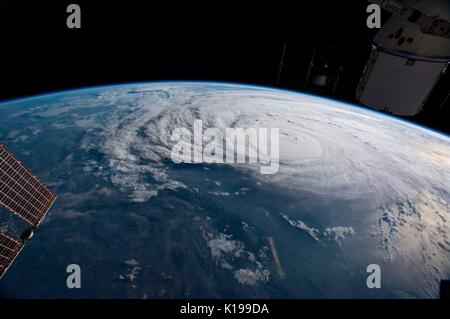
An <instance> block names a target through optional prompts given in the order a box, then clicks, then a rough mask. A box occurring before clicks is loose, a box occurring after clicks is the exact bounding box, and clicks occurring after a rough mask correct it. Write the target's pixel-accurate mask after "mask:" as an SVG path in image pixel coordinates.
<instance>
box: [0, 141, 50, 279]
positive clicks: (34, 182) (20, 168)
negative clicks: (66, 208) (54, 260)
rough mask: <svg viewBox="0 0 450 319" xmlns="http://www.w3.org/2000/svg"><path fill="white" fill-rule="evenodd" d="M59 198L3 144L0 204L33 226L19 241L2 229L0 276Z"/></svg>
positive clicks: (0, 163) (0, 146)
mask: <svg viewBox="0 0 450 319" xmlns="http://www.w3.org/2000/svg"><path fill="white" fill-rule="evenodd" d="M55 199H56V194H55V193H53V192H51V191H50V190H49V189H48V188H47V187H46V186H45V185H44V184H43V183H42V182H41V181H40V180H39V179H38V178H37V177H36V176H34V175H33V174H32V173H31V172H30V171H29V170H28V169H27V168H26V167H25V166H24V165H23V164H22V163H21V162H20V161H18V160H17V159H16V158H15V157H14V155H13V154H12V153H11V152H10V151H9V150H8V149H6V147H5V146H4V145H2V144H0V204H1V205H3V206H4V207H6V208H7V209H8V210H9V211H11V212H12V213H14V214H16V215H18V216H19V217H20V218H22V219H23V220H24V221H26V222H27V223H28V224H30V225H31V229H27V230H25V231H24V232H22V234H21V235H20V240H16V239H13V238H12V237H10V236H8V235H6V234H4V233H2V232H0V278H1V277H2V276H3V274H4V273H5V272H6V270H7V269H8V268H9V266H11V264H12V262H13V261H14V259H15V258H16V256H17V255H18V254H19V252H20V251H21V249H22V248H23V245H24V244H25V242H26V240H27V239H29V238H31V236H32V235H33V229H35V228H36V227H37V226H38V225H39V223H40V222H41V221H42V219H43V218H44V217H45V215H46V214H47V212H48V210H49V209H50V207H51V205H52V204H53V202H54V201H55Z"/></svg>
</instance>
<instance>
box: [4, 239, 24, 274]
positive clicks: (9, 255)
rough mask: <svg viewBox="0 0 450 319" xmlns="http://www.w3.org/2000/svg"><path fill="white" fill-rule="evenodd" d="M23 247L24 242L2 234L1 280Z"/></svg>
mask: <svg viewBox="0 0 450 319" xmlns="http://www.w3.org/2000/svg"><path fill="white" fill-rule="evenodd" d="M22 247H23V242H20V241H17V240H15V239H12V238H11V237H9V236H7V235H5V234H3V233H2V232H0V278H2V276H3V274H4V273H5V272H6V271H7V270H8V268H9V266H11V264H12V263H13V261H14V259H15V258H16V257H17V255H18V254H19V253H20V251H21V250H22Z"/></svg>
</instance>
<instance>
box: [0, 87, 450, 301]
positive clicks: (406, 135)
mask: <svg viewBox="0 0 450 319" xmlns="http://www.w3.org/2000/svg"><path fill="white" fill-rule="evenodd" d="M195 119H201V120H203V126H204V127H203V129H206V128H207V127H217V128H223V129H224V128H226V127H243V128H246V127H266V128H279V129H280V167H279V171H278V173H276V174H272V175H265V174H261V173H260V170H259V167H257V166H252V165H248V164H232V165H231V164H206V163H195V164H188V163H182V164H177V163H174V162H173V161H172V160H171V157H170V150H171V148H172V147H173V141H172V140H171V138H170V137H171V134H172V131H173V130H174V129H175V128H177V127H180V126H182V127H186V128H188V129H191V128H192V125H193V122H194V120H195ZM0 141H1V142H2V143H3V144H5V145H6V146H7V147H8V148H9V149H10V150H11V151H12V152H13V153H14V154H15V155H16V157H18V158H19V159H20V160H21V161H22V162H23V163H24V164H25V165H26V166H28V167H29V168H30V169H31V170H32V171H33V173H35V174H36V175H37V176H38V177H39V178H40V179H41V180H43V181H44V182H45V183H46V184H47V185H48V186H49V187H50V189H51V190H52V191H54V192H56V193H57V195H58V198H57V200H56V202H55V204H54V205H53V207H52V209H51V210H50V211H49V213H48V214H47V216H46V219H45V220H44V221H43V223H42V224H41V225H40V227H39V228H38V229H37V230H36V232H35V236H34V237H33V238H32V239H31V240H29V242H28V243H27V245H26V246H25V248H24V249H23V251H22V253H21V254H20V255H19V256H18V258H17V259H16V261H15V263H14V264H13V265H12V267H11V268H10V270H9V271H8V272H7V273H6V275H5V276H4V278H3V279H2V280H1V281H0V296H1V297H7V298H72V297H73V298H80V297H83V298H221V297H229V298H240V297H243V298H437V297H438V296H439V284H440V280H441V279H450V238H449V234H450V183H449V181H450V138H449V137H448V136H445V135H443V134H440V133H438V132H435V131H432V130H429V129H426V128H424V127H419V126H417V125H414V124H412V123H409V122H405V121H401V120H398V119H395V118H393V117H390V116H387V115H383V114H381V113H377V112H374V111H370V110H367V109H364V108H360V107H357V106H353V105H349V104H346V103H342V102H339V101H334V100H330V99H324V98H320V97H316V96H311V95H306V94H300V93H296V92H291V91H283V90H275V89H271V88H265V87H255V86H245V85H238V84H227V83H209V82H193V83H190V82H163V83H139V84H125V85H118V86H108V87H94V88H87V89H82V90H76V91H67V92H60V93H56V94H49V95H42V96H37V97H31V98H26V99H20V100H13V101H6V102H3V103H1V104H0ZM1 213H2V214H1V215H2V216H4V217H3V220H4V222H3V224H2V226H1V227H2V229H3V230H5V231H6V230H7V228H8V227H11V226H8V225H9V223H8V221H9V220H10V219H11V218H16V217H15V216H12V217H5V216H11V215H10V214H9V213H7V212H6V210H2V212H1ZM5 220H6V221H5ZM275 256H276V257H275ZM70 264H77V265H79V266H80V269H81V288H80V289H69V288H68V287H67V285H66V279H67V277H68V275H69V274H68V273H67V272H66V270H67V266H68V265H70ZM372 264H376V265H379V267H380V278H381V282H380V283H381V287H380V288H373V289H369V288H368V286H367V284H366V280H367V278H368V276H369V275H371V273H370V272H367V267H368V265H372Z"/></svg>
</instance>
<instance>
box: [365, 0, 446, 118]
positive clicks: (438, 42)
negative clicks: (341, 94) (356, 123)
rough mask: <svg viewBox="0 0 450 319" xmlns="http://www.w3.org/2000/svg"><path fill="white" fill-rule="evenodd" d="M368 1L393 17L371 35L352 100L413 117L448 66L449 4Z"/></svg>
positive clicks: (422, 0)
mask: <svg viewBox="0 0 450 319" xmlns="http://www.w3.org/2000/svg"><path fill="white" fill-rule="evenodd" d="M369 1H370V2H373V3H376V4H378V5H380V7H381V8H383V9H386V10H388V11H389V12H391V13H392V16H391V17H390V18H389V20H388V21H387V22H386V23H385V24H384V25H383V26H382V28H381V29H380V31H379V32H378V34H377V35H376V36H375V39H374V41H373V50H372V54H371V56H370V58H369V61H368V63H367V65H366V67H365V69H364V74H363V76H362V78H361V81H360V83H359V86H358V88H357V92H356V98H357V99H358V100H359V101H360V102H361V103H362V104H364V105H367V106H369V107H371V108H375V109H378V110H383V111H386V112H389V113H392V114H396V115H403V116H412V115H415V114H417V113H419V112H420V111H421V110H422V107H423V105H424V103H425V102H426V100H427V97H428V95H429V94H430V93H431V91H432V89H433V88H434V86H435V85H436V83H437V81H438V80H439V79H440V77H441V76H442V74H444V73H445V71H446V69H447V66H448V64H449V61H450V22H449V21H450V1H448V0H403V1H402V0H396V1H394V0H369Z"/></svg>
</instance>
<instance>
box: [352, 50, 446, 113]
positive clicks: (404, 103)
mask: <svg viewBox="0 0 450 319" xmlns="http://www.w3.org/2000/svg"><path fill="white" fill-rule="evenodd" d="M446 65H447V63H445V62H431V61H423V60H419V59H408V58H406V57H401V56H397V55H394V54H390V53H386V52H383V51H380V50H375V51H374V52H373V53H372V56H371V57H370V59H369V63H368V65H367V66H366V70H365V72H364V77H363V79H362V81H361V83H360V85H359V87H358V91H357V98H358V100H359V101H360V102H361V103H362V104H364V105H367V106H370V107H372V108H375V109H379V110H383V111H386V112H389V113H392V114H396V115H404V116H411V115H415V114H417V113H418V112H420V110H421V109H422V106H423V104H424V103H425V101H426V99H427V97H428V95H429V94H430V93H431V90H432V89H433V87H434V85H435V84H436V81H437V80H438V79H439V78H440V76H441V74H442V72H443V71H444V69H445V68H446Z"/></svg>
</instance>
